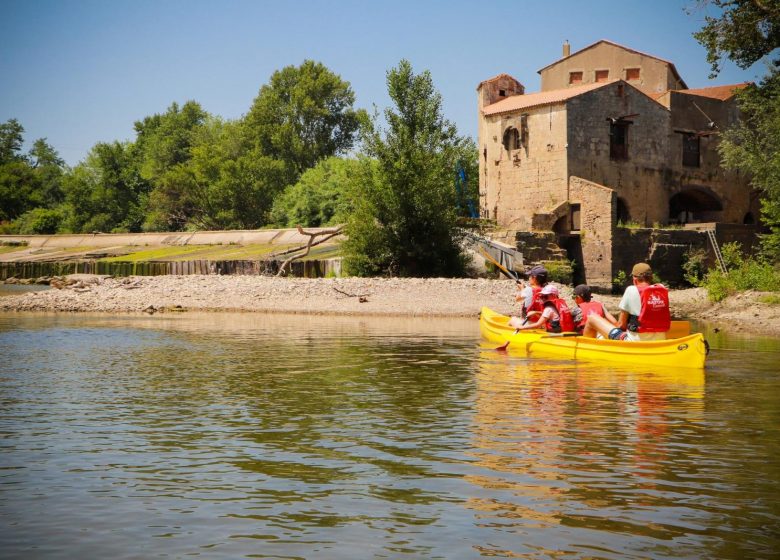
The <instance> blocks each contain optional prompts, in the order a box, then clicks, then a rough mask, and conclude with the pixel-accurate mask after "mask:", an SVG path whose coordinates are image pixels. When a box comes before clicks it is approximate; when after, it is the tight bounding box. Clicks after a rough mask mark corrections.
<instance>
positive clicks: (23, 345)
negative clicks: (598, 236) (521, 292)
mask: <svg viewBox="0 0 780 560" xmlns="http://www.w3.org/2000/svg"><path fill="white" fill-rule="evenodd" d="M708 339H709V340H710V342H711V344H712V345H713V346H714V347H715V349H714V350H713V352H712V354H711V359H710V361H709V364H708V368H707V371H706V373H701V372H698V373H697V372H686V371H658V370H655V371H653V370H648V369H646V368H643V367H642V366H641V365H637V366H636V367H634V368H628V369H626V368H623V369H620V368H615V367H609V366H602V365H589V364H576V363H565V362H554V361H543V360H532V359H528V358H525V357H522V356H513V355H506V354H500V353H497V352H494V351H493V350H492V347H491V345H488V344H483V345H480V343H479V333H478V326H477V324H476V320H446V321H445V320H422V319H417V320H407V319H404V320H400V319H357V318H338V317H329V318H325V317H319V318H318V317H287V316H278V317H276V316H265V315H258V314H183V315H168V316H154V317H145V316H144V317H136V316H123V317H118V318H113V319H112V318H108V317H105V316H104V317H90V316H81V315H78V316H68V315H32V314H27V315H25V314H4V315H0V356H1V357H2V362H1V364H2V365H1V366H0V547H1V548H0V550H2V551H3V554H2V556H3V557H4V558H30V557H35V558H73V557H84V558H103V557H112V558H117V559H124V558H148V557H153V556H155V557H156V556H166V557H174V558H179V557H185V556H201V557H205V558H247V557H252V558H402V557H406V558H479V557H486V556H489V557H526V558H558V557H566V558H614V559H617V558H726V559H728V558H735V559H736V558H747V557H750V558H771V557H776V556H775V555H776V551H777V550H780V535H779V534H778V526H780V523H778V522H779V521H780V505H779V504H780V502H779V501H778V498H777V496H778V495H780V453H779V452H780V390H778V389H779V388H780V387H779V385H780V374H779V373H778V367H777V363H778V357H780V344H778V342H777V341H771V340H761V339H755V338H749V337H745V338H736V337H727V336H725V335H723V333H708Z"/></svg>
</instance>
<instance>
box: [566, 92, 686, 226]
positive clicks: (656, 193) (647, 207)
mask: <svg viewBox="0 0 780 560" xmlns="http://www.w3.org/2000/svg"><path fill="white" fill-rule="evenodd" d="M621 86H622V88H621ZM621 89H622V92H623V94H622V95H620V91H621ZM567 107H568V112H569V123H568V133H567V136H568V142H569V148H568V170H569V174H570V175H573V176H577V177H583V178H585V179H588V180H590V181H592V182H594V183H598V184H601V185H604V186H606V187H609V188H610V189H613V190H614V191H615V192H616V193H617V196H618V197H619V198H620V199H622V200H623V202H624V203H625V205H626V206H627V208H628V212H629V215H630V219H631V220H635V221H638V222H639V223H641V224H643V225H648V226H649V225H652V224H653V223H654V222H659V223H666V218H667V215H668V206H669V201H668V195H667V191H666V189H665V188H664V182H665V168H666V166H667V158H668V141H669V123H670V118H671V117H670V113H669V111H668V110H667V109H666V108H664V107H663V106H661V105H659V104H658V103H656V102H655V101H653V100H652V99H650V98H649V97H647V96H646V95H644V94H643V93H642V92H640V91H638V90H636V89H635V88H633V87H631V86H630V85H627V84H624V83H622V82H618V83H614V84H610V85H608V86H606V87H603V88H600V89H597V90H595V91H592V92H588V93H585V94H583V95H580V96H577V97H575V98H572V99H570V100H569V102H568V105H567ZM624 115H635V116H632V117H627V120H629V121H631V122H632V123H633V124H630V125H629V126H628V159H626V160H614V161H613V160H611V159H610V122H609V120H608V117H620V116H624Z"/></svg>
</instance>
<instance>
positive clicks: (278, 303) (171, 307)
mask: <svg viewBox="0 0 780 560" xmlns="http://www.w3.org/2000/svg"><path fill="white" fill-rule="evenodd" d="M51 285H52V288H53V289H50V290H45V291H36V292H28V293H25V294H23V295H15V296H6V297H2V298H0V311H3V312H21V311H24V312H27V311H33V312H89V313H95V312H97V313H111V314H116V313H141V312H143V313H148V314H156V313H170V312H182V311H188V310H189V311H241V312H261V313H307V314H329V315H374V316H377V315H378V316H407V317H434V316H438V317H475V318H476V317H477V316H478V314H479V310H480V308H481V307H482V306H487V307H491V308H493V309H495V310H496V311H500V312H502V313H510V312H512V311H513V310H516V309H517V305H516V303H515V301H514V294H515V288H514V284H513V283H512V282H511V281H507V280H493V279H445V278H430V279H422V278H277V277H268V276H216V275H188V276H135V277H127V278H112V277H104V276H95V275H71V276H69V277H67V278H66V279H63V280H57V279H54V280H52V281H51ZM562 295H563V297H565V298H567V299H569V300H570V299H571V288H563V289H562ZM759 296H760V294H757V293H752V292H747V293H743V294H738V295H736V296H733V297H731V298H728V299H726V300H724V301H723V302H720V303H718V304H713V303H711V302H710V301H709V300H708V299H707V295H706V291H705V290H703V289H701V288H693V289H688V290H674V291H672V292H671V294H670V300H671V304H672V312H673V314H674V316H675V318H679V319H696V320H701V321H707V322H709V323H711V324H713V325H714V326H717V327H719V328H721V329H723V330H728V331H733V332H737V331H744V332H751V333H756V334H763V335H767V336H780V305H770V304H764V303H760V301H759ZM597 299H600V300H601V301H603V302H604V303H605V304H606V305H607V306H608V308H609V309H611V310H613V311H615V310H616V309H617V304H618V301H619V298H618V297H616V296H606V295H605V296H597Z"/></svg>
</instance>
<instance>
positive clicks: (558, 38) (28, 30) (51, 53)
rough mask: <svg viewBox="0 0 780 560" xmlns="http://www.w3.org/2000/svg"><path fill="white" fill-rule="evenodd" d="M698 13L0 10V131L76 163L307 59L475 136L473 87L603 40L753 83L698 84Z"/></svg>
mask: <svg viewBox="0 0 780 560" xmlns="http://www.w3.org/2000/svg"><path fill="white" fill-rule="evenodd" d="M685 8H692V9H693V14H692V15H688V14H687V13H686V12H685ZM703 16H704V13H703V12H702V11H701V10H698V9H697V8H696V4H695V2H694V1H693V0H653V1H649V0H622V1H607V0H558V1H556V2H540V1H537V0H535V1H533V2H531V1H521V0H493V1H492V2H479V1H476V0H473V1H465V0H463V1H461V0H448V1H445V0H411V1H409V0H394V1H386V2H385V1H379V0H296V1H295V2H291V1H284V0H275V1H270V0H253V1H250V0H219V1H217V0H211V1H207V0H132V1H131V0H70V1H65V0H60V1H54V0H0V122H5V121H6V120H8V119H9V118H16V119H18V120H19V121H20V122H21V124H22V125H23V126H24V128H25V131H26V132H25V140H26V147H27V148H28V147H29V146H30V145H31V143H32V142H33V141H34V140H35V139H37V138H41V137H46V138H47V139H48V141H49V143H50V144H52V145H53V146H54V148H55V149H56V150H57V151H58V152H59V153H60V155H61V156H62V157H63V158H64V159H65V160H66V161H67V162H68V163H69V164H70V165H75V164H76V163H78V162H79V161H81V160H82V159H84V157H85V156H86V154H87V152H88V151H89V149H90V148H91V147H92V146H93V145H94V144H95V143H96V142H100V141H113V140H132V139H133V138H134V133H133V123H134V122H135V121H136V120H140V119H142V118H144V117H145V116H148V115H152V114H154V113H161V112H163V111H165V109H166V108H167V107H168V106H169V105H170V104H171V103H172V102H174V101H177V102H179V103H180V104H181V103H183V102H185V101H187V100H195V101H197V102H199V103H200V104H201V105H202V106H203V108H204V109H206V110H207V111H209V112H210V113H212V114H214V115H219V116H221V117H224V118H227V119H233V118H237V117H240V116H241V115H243V114H244V113H246V112H247V111H248V110H249V107H250V105H251V103H252V100H253V99H254V98H255V96H256V95H257V92H258V90H259V89H260V87H261V86H262V85H263V84H264V83H267V81H268V79H269V77H270V76H271V74H272V73H273V72H274V71H275V70H278V69H280V68H282V67H284V66H287V65H291V64H293V65H298V64H300V63H301V62H302V61H303V60H304V59H307V58H308V59H313V60H317V61H320V62H322V63H323V64H325V65H326V66H327V67H328V68H330V69H331V70H332V71H333V72H335V73H336V74H338V75H340V76H341V77H342V78H343V79H344V80H347V81H348V82H350V83H351V84H352V88H353V89H354V91H355V93H356V96H357V102H356V105H357V106H358V107H364V108H367V109H371V108H372V106H373V105H376V106H377V107H379V109H380V110H381V109H384V108H385V107H386V106H387V105H388V102H389V100H388V97H387V88H386V84H385V75H386V72H387V70H388V69H390V68H392V67H394V66H396V65H397V64H398V61H399V60H400V59H402V58H407V59H409V60H410V61H411V63H412V65H413V67H414V69H415V71H417V72H421V71H423V70H429V71H430V72H431V74H432V76H433V80H434V84H435V85H436V87H437V89H438V90H439V92H440V93H441V94H442V97H443V100H444V111H445V114H446V116H447V118H448V119H450V120H451V121H453V122H455V124H456V125H457V127H458V130H459V131H460V132H461V134H468V135H471V136H476V129H477V109H476V93H475V89H476V86H477V85H478V84H479V82H480V81H482V80H484V79H487V78H490V77H492V76H494V75H496V74H499V73H501V72H506V73H508V74H511V75H513V76H514V77H515V78H517V79H518V80H520V82H522V83H523V84H524V85H525V86H526V91H527V92H533V91H538V89H539V75H538V74H537V73H536V72H537V70H539V69H540V68H542V67H544V66H546V65H547V64H549V63H551V62H553V61H555V60H557V59H558V58H559V57H560V55H561V45H562V43H563V41H564V40H566V39H568V41H569V42H570V43H571V46H572V52H574V51H576V50H579V49H581V48H583V47H585V46H587V45H589V44H591V43H593V42H595V41H597V40H599V39H609V40H611V41H614V42H617V43H620V44H622V45H625V46H628V47H631V48H634V49H637V50H640V51H643V52H646V53H648V54H652V55H654V56H658V57H659V58H663V59H666V60H670V61H672V62H674V63H675V65H676V67H677V70H678V71H679V73H680V75H681V76H682V77H683V79H684V80H685V81H686V82H687V84H688V86H689V87H691V88H695V87H705V86H708V85H720V84H729V83H737V82H742V81H746V80H753V81H756V80H757V79H759V78H760V76H761V75H762V74H763V73H764V70H765V68H764V66H763V65H762V64H761V63H759V64H756V65H755V66H754V67H753V68H751V69H750V70H748V71H742V70H740V69H738V68H737V67H736V66H734V65H733V64H731V63H726V65H725V68H724V70H723V71H722V72H721V75H720V76H719V77H718V78H717V79H715V80H709V79H708V74H709V66H708V65H707V63H706V61H705V52H704V49H703V48H702V47H701V46H700V45H699V44H698V43H697V42H696V40H695V39H694V38H693V37H692V35H691V34H692V33H693V32H694V31H696V30H698V29H699V28H700V27H701V24H702V21H703Z"/></svg>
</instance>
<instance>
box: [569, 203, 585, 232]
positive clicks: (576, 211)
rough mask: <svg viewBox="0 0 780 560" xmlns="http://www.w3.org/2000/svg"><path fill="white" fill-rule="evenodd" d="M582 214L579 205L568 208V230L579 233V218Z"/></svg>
mask: <svg viewBox="0 0 780 560" xmlns="http://www.w3.org/2000/svg"><path fill="white" fill-rule="evenodd" d="M581 214H582V210H581V207H580V205H579V204H572V205H571V208H570V214H569V216H570V218H571V223H570V226H571V227H570V230H571V231H580V216H581Z"/></svg>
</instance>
